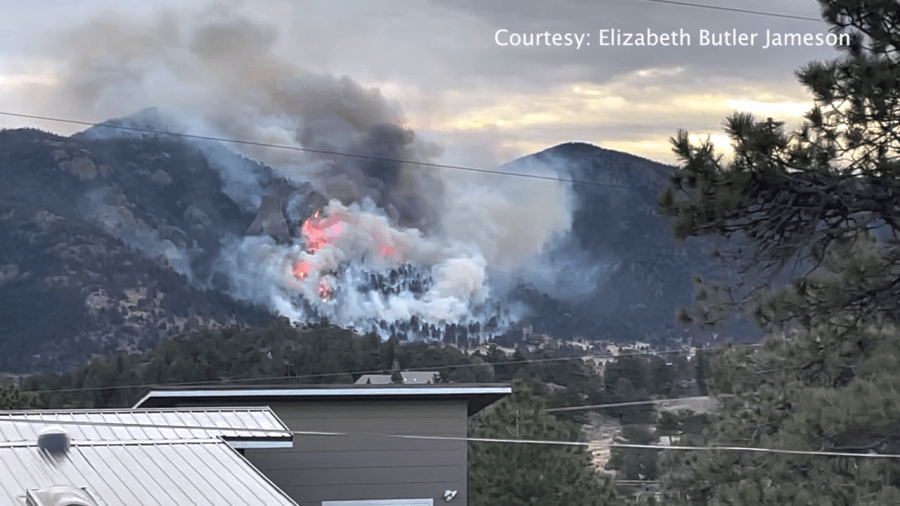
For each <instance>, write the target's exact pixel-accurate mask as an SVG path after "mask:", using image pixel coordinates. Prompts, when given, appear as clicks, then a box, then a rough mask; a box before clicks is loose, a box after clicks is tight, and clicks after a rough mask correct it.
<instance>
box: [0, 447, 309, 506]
mask: <svg viewBox="0 0 900 506" xmlns="http://www.w3.org/2000/svg"><path fill="white" fill-rule="evenodd" d="M58 485H68V486H72V487H77V488H83V489H84V488H86V489H88V492H89V493H90V494H91V495H92V496H96V497H97V498H98V499H99V500H98V501H97V502H98V504H107V505H109V506H126V505H127V506H171V505H174V504H191V505H196V506H221V505H223V504H228V505H232V506H243V505H248V506H249V505H254V506H258V505H260V504H265V505H267V506H268V505H274V506H280V505H292V506H297V503H296V502H294V501H293V500H291V499H290V498H289V497H288V496H287V495H285V494H284V492H282V491H281V490H279V489H278V487H276V486H275V485H273V484H272V483H271V482H270V481H269V480H268V479H267V478H266V477H265V476H263V475H262V474H261V473H260V472H259V471H257V470H256V468H254V467H253V466H252V465H251V464H250V463H249V462H247V461H246V460H245V459H244V458H243V457H242V456H241V455H239V454H238V453H237V452H236V451H235V450H233V449H232V448H229V447H228V445H227V444H225V443H224V442H222V441H221V440H207V441H203V440H192V441H179V442H156V443H137V442H119V443H111V442H105V443H99V442H91V443H87V442H81V443H77V442H73V444H72V446H71V448H70V449H69V451H68V452H65V453H60V454H57V453H48V452H46V451H44V450H40V449H39V448H38V447H37V445H35V444H22V443H0V503H2V504H9V505H16V504H18V505H22V504H25V499H24V497H25V494H26V492H27V491H28V490H32V491H35V490H36V489H46V488H48V487H52V486H58Z"/></svg>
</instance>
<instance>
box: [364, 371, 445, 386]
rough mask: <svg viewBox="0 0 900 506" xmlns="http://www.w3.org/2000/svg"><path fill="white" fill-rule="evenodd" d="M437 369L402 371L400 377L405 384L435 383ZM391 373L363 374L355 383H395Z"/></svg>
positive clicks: (437, 373) (437, 374)
mask: <svg viewBox="0 0 900 506" xmlns="http://www.w3.org/2000/svg"><path fill="white" fill-rule="evenodd" d="M439 375H440V373H439V372H437V371H401V372H400V377H401V378H402V383H403V384H405V385H422V384H426V383H434V378H435V377H436V376H439ZM391 377H392V375H390V374H363V375H362V376H360V377H359V379H358V380H356V382H355V383H354V384H355V385H390V384H392V383H393V380H392V379H391Z"/></svg>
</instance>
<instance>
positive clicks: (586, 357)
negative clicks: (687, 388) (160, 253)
mask: <svg viewBox="0 0 900 506" xmlns="http://www.w3.org/2000/svg"><path fill="white" fill-rule="evenodd" d="M758 346H761V344H740V345H732V348H753V347H758ZM719 349H727V348H726V347H724V346H710V347H708V348H696V349H695V351H696V352H701V351H710V350H719ZM689 352H690V350H662V351H654V352H653V353H649V352H634V353H619V354H617V355H582V356H575V357H555V358H535V359H527V360H511V361H507V362H484V363H481V364H473V363H468V364H458V365H439V366H434V367H412V368H407V369H404V372H427V371H435V370H438V371H440V370H444V369H462V368H466V367H484V366H494V367H496V366H505V365H523V364H538V363H544V362H562V361H569V360H581V361H589V360H596V359H616V358H619V357H635V356H652V355H669V354H679V353H689ZM357 374H359V375H363V374H387V373H386V372H385V369H371V370H368V371H346V372H328V373H316V374H301V375H296V376H291V375H283V376H258V377H244V378H223V379H218V380H206V381H184V382H164V383H140V384H136V385H109V386H98V387H80V388H77V387H73V388H57V389H45V390H26V389H20V391H21V392H27V393H33V394H50V393H65V392H95V391H104V390H119V389H126V388H153V387H190V386H203V385H229V384H232V383H245V382H254V381H259V382H267V381H274V380H301V379H319V378H333V377H338V376H348V375H349V376H353V375H357ZM641 402H643V401H641ZM652 402H655V401H652Z"/></svg>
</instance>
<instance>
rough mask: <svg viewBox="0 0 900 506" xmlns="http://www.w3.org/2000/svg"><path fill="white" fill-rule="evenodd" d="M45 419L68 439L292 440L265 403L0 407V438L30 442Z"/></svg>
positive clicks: (239, 443)
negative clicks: (115, 407) (239, 405)
mask: <svg viewBox="0 0 900 506" xmlns="http://www.w3.org/2000/svg"><path fill="white" fill-rule="evenodd" d="M49 425H59V426H62V427H63V428H64V429H65V430H66V431H67V432H68V433H69V436H70V437H71V439H72V442H73V443H78V442H94V443H101V442H128V441H144V442H147V441H153V442H166V441H190V440H211V439H216V438H219V437H221V438H223V439H225V440H227V441H228V442H229V444H231V445H232V446H234V447H235V448H252V447H258V446H269V447H272V446H287V447H290V446H291V445H292V443H291V441H292V436H291V433H290V429H288V427H287V426H285V425H284V424H283V423H282V422H281V420H279V419H278V417H277V416H276V415H275V413H273V412H272V410H271V409H269V408H210V409H204V408H184V409H140V410H134V409H132V410H65V411H60V410H30V411H0V443H3V442H7V443H17V442H24V443H34V442H35V441H37V437H38V433H39V432H40V431H41V429H43V428H45V427H47V426H49ZM239 429H244V430H239Z"/></svg>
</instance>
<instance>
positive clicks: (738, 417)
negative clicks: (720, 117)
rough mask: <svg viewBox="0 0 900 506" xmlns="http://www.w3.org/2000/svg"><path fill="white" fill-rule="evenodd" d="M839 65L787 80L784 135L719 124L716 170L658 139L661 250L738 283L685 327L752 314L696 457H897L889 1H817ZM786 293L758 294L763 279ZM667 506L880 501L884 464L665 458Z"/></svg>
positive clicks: (687, 149)
mask: <svg viewBox="0 0 900 506" xmlns="http://www.w3.org/2000/svg"><path fill="white" fill-rule="evenodd" d="M820 3H821V5H822V12H823V17H824V19H825V20H826V21H827V22H828V23H830V24H831V25H832V27H833V32H834V33H838V34H844V33H846V34H849V35H850V36H851V41H852V43H851V44H850V45H849V46H848V47H847V48H845V50H846V52H847V54H846V56H845V57H844V58H843V59H841V60H838V61H833V62H826V63H822V62H816V63H811V64H809V65H807V66H806V67H804V68H803V69H801V70H800V71H799V72H798V73H797V76H798V77H799V79H800V81H801V83H803V84H804V85H805V86H806V87H807V88H808V89H809V90H810V91H811V92H812V94H813V97H814V100H815V104H814V107H813V109H812V110H811V111H810V112H809V113H808V114H807V115H806V121H805V123H804V124H803V125H801V126H800V128H799V129H797V130H796V131H794V132H792V133H790V134H786V133H785V132H784V129H783V127H782V125H781V124H780V123H778V122H776V121H774V120H773V119H771V118H769V119H767V120H766V121H757V120H756V119H754V118H753V117H752V116H751V115H748V114H736V115H734V116H732V117H731V118H729V119H728V120H727V122H726V131H727V133H728V134H729V136H730V137H731V139H732V142H733V146H734V157H733V160H731V161H730V162H728V163H726V162H725V161H723V159H722V158H721V157H719V156H718V155H717V154H716V153H715V152H714V150H713V147H712V145H711V143H709V142H705V143H701V144H700V145H693V144H692V143H690V142H689V140H688V135H687V133H686V132H679V134H678V136H677V137H676V138H675V139H673V143H674V145H675V151H676V153H678V154H679V156H680V157H681V158H682V160H683V161H684V165H683V167H682V168H681V169H679V170H678V171H677V172H676V174H675V175H674V177H673V182H672V185H671V187H670V188H669V189H668V190H667V191H665V192H664V193H663V194H662V195H661V196H660V205H661V208H662V209H663V211H664V212H665V213H667V214H668V215H669V216H672V217H673V218H674V219H675V222H674V227H675V232H676V234H677V235H678V236H680V237H682V238H685V237H688V236H699V235H718V236H723V237H726V238H728V239H729V247H727V248H725V249H723V250H722V251H721V252H720V253H721V257H722V258H723V259H724V260H725V261H726V262H727V265H730V266H731V267H734V268H735V270H734V271H732V272H740V273H742V274H743V275H742V276H740V277H739V278H737V277H733V278H727V277H725V278H723V279H720V280H718V281H719V282H718V283H717V284H711V285H707V286H704V287H702V289H701V290H700V291H699V292H698V305H697V308H696V310H695V311H693V313H692V314H687V315H686V319H688V320H692V321H695V322H699V323H704V324H706V323H716V322H720V321H722V320H723V319H724V318H725V317H726V316H727V315H729V314H731V313H732V312H733V311H735V310H736V309H752V310H753V314H754V315H755V316H756V319H757V321H758V323H760V324H761V325H762V326H763V328H764V329H765V330H766V331H767V332H768V337H767V338H766V341H765V342H764V345H763V346H762V347H761V348H759V349H755V350H747V349H739V348H733V349H728V350H726V351H724V352H723V353H721V354H720V355H719V356H718V357H716V358H715V359H714V360H711V363H710V365H711V369H712V370H711V371H710V373H709V376H708V378H707V388H708V389H709V391H710V393H712V394H730V395H728V396H724V395H720V396H719V399H720V401H721V402H722V404H723V405H722V409H721V411H720V412H719V413H717V414H716V415H715V416H713V417H712V418H713V419H712V422H711V425H710V427H709V428H708V431H707V433H706V436H707V437H708V440H709V442H710V443H712V444H714V445H734V446H744V447H752V446H756V447H765V448H782V449H790V450H808V451H823V450H830V451H839V452H846V453H851V454H852V453H859V454H868V453H900V436H897V434H898V429H900V423H898V422H897V420H900V397H898V395H897V392H898V388H900V313H898V312H897V307H900V205H898V202H900V135H898V132H900V4H898V3H897V2H896V0H820ZM784 281H790V282H789V283H788V284H787V286H786V287H785V288H783V289H781V290H779V291H777V292H776V293H772V292H770V291H768V289H767V286H768V284H769V283H771V282H776V283H783V282H784ZM661 460H662V463H661V464H662V467H663V469H664V471H665V475H664V476H663V485H664V490H665V491H666V495H667V501H666V503H667V504H730V505H751V504H752V505H776V504H778V505H780V504H835V505H836V504H873V505H874V504H898V503H900V463H898V462H897V461H896V460H891V459H871V458H862V457H841V458H835V457H825V456H817V455H784V454H772V453H759V452H733V451H720V452H684V453H681V452H668V453H667V454H666V455H664V456H663V458H662V459H661Z"/></svg>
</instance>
